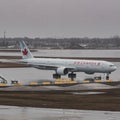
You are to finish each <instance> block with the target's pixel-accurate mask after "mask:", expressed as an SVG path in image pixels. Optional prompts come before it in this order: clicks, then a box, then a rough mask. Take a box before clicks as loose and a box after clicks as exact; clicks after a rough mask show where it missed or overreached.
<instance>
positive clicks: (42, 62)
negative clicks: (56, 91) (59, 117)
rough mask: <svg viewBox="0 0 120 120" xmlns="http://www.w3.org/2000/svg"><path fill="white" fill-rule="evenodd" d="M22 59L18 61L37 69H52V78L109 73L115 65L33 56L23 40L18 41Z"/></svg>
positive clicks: (93, 61) (113, 69)
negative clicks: (53, 72)
mask: <svg viewBox="0 0 120 120" xmlns="http://www.w3.org/2000/svg"><path fill="white" fill-rule="evenodd" d="M19 44H20V48H21V53H22V59H21V60H20V63H22V64H28V65H30V66H32V67H34V68H37V69H43V70H54V71H55V74H53V78H55V79H57V78H61V75H67V74H68V77H69V78H71V79H74V78H76V74H75V72H84V73H86V74H94V73H106V74H107V76H106V78H107V79H109V74H110V73H111V72H113V71H115V70H116V69H117V67H116V66H115V65H114V64H113V63H111V62H107V61H100V60H79V59H58V58H35V57H34V56H33V55H32V54H31V52H30V50H29V48H28V47H27V45H26V44H25V42H24V41H19Z"/></svg>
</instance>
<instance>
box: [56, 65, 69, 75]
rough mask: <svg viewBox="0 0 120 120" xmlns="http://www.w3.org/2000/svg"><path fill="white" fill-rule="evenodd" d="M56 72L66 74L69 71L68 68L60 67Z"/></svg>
mask: <svg viewBox="0 0 120 120" xmlns="http://www.w3.org/2000/svg"><path fill="white" fill-rule="evenodd" d="M56 73H57V74H59V75H66V74H67V73H68V69H67V68H65V67H60V68H58V69H57V70H56Z"/></svg>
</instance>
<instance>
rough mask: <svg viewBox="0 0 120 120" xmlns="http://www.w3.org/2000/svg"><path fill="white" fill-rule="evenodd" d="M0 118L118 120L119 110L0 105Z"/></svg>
mask: <svg viewBox="0 0 120 120" xmlns="http://www.w3.org/2000/svg"><path fill="white" fill-rule="evenodd" d="M0 120H120V112H111V111H92V110H71V109H47V108H31V107H15V106H0Z"/></svg>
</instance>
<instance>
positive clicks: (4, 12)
mask: <svg viewBox="0 0 120 120" xmlns="http://www.w3.org/2000/svg"><path fill="white" fill-rule="evenodd" d="M4 31H6V36H7V37H25V36H27V37H33V38H34V37H41V38H43V37H56V38H63V37H101V38H102V37H112V36H114V35H120V0H0V37H2V36H3V32H4Z"/></svg>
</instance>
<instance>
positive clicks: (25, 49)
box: [19, 40, 33, 59]
mask: <svg viewBox="0 0 120 120" xmlns="http://www.w3.org/2000/svg"><path fill="white" fill-rule="evenodd" d="M19 45H20V48H21V53H22V58H23V59H30V58H33V55H32V54H31V52H30V50H29V48H28V47H27V45H26V44H25V42H24V41H22V40H21V41H19Z"/></svg>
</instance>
